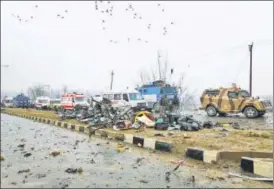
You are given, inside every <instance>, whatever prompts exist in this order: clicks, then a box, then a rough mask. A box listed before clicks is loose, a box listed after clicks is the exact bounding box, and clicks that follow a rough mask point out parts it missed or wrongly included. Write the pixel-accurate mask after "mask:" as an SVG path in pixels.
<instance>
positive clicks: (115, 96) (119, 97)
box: [114, 94, 122, 100]
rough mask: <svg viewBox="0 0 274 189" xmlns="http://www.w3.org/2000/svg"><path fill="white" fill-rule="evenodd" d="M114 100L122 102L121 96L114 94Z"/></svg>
mask: <svg viewBox="0 0 274 189" xmlns="http://www.w3.org/2000/svg"><path fill="white" fill-rule="evenodd" d="M114 100H122V99H121V94H114Z"/></svg>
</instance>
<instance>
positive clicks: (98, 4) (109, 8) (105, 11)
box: [12, 1, 174, 44]
mask: <svg viewBox="0 0 274 189" xmlns="http://www.w3.org/2000/svg"><path fill="white" fill-rule="evenodd" d="M94 3H95V10H96V11H97V12H99V13H100V14H101V16H108V17H112V16H113V9H114V6H113V4H112V2H111V1H94ZM34 8H35V9H38V8H39V7H38V5H35V6H34ZM157 8H158V9H159V10H160V11H161V12H163V13H164V12H165V9H164V8H163V7H162V5H161V4H157ZM125 11H126V12H128V13H129V14H131V16H132V18H133V19H134V20H142V19H143V17H142V15H141V14H140V13H138V12H137V11H136V9H135V8H134V7H133V6H132V4H129V5H128V6H127V7H126V8H125ZM66 14H68V10H64V12H63V13H62V14H60V13H59V14H57V15H56V17H57V18H58V19H64V18H65V15H66ZM12 16H13V17H15V18H16V19H18V20H19V22H21V23H22V22H29V21H31V20H33V19H34V16H30V17H29V18H22V17H21V16H20V15H15V14H12ZM101 24H102V30H104V31H106V29H107V27H106V25H107V20H106V19H102V20H101ZM168 25H174V22H170V23H169V24H168ZM168 25H165V26H163V27H162V35H164V36H165V35H167V31H168V30H167V29H168ZM146 28H147V30H151V28H152V24H150V23H149V24H146ZM134 40H137V41H138V42H144V43H148V40H144V39H141V38H137V39H132V38H130V37H127V42H131V41H134ZM109 42H110V43H114V44H117V43H119V41H117V40H109Z"/></svg>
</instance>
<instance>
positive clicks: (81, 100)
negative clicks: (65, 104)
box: [75, 97, 85, 102]
mask: <svg viewBox="0 0 274 189" xmlns="http://www.w3.org/2000/svg"><path fill="white" fill-rule="evenodd" d="M84 100H85V98H84V97H75V101H76V102H83V101H84Z"/></svg>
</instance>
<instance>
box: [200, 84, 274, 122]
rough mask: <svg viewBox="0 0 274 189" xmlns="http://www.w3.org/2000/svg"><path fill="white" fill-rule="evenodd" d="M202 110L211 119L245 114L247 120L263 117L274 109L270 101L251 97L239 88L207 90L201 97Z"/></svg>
mask: <svg viewBox="0 0 274 189" xmlns="http://www.w3.org/2000/svg"><path fill="white" fill-rule="evenodd" d="M200 101H201V106H202V107H201V108H200V109H202V110H205V111H206V112H207V115H208V116H210V117H213V116H216V115H217V114H219V115H221V116H224V115H226V114H228V113H236V114H238V113H243V114H244V115H245V116H246V117H247V118H256V117H259V116H263V115H264V114H265V112H266V111H267V110H268V109H271V108H272V104H271V103H270V101H269V100H260V99H259V98H254V97H251V96H250V94H249V92H248V91H246V90H243V89H241V88H239V87H236V86H233V87H231V88H219V89H206V90H204V92H203V93H202V95H201V98H200Z"/></svg>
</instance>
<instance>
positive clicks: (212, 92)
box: [206, 90, 220, 96]
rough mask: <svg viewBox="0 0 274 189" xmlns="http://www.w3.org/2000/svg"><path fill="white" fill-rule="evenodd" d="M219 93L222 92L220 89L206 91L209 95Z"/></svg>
mask: <svg viewBox="0 0 274 189" xmlns="http://www.w3.org/2000/svg"><path fill="white" fill-rule="evenodd" d="M219 93H220V91H219V90H207V91H206V94H207V95H213V96H216V95H219Z"/></svg>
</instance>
